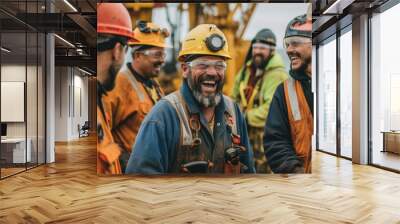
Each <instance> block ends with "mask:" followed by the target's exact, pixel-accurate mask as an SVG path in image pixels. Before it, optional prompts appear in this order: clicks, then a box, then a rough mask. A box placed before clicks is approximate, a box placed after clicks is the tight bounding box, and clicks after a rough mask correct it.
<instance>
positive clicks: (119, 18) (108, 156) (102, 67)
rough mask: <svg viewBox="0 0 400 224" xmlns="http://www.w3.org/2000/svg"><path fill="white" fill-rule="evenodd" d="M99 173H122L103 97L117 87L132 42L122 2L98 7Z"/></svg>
mask: <svg viewBox="0 0 400 224" xmlns="http://www.w3.org/2000/svg"><path fill="white" fill-rule="evenodd" d="M97 33H98V36H97V173H98V174H118V173H122V169H121V166H120V163H119V161H118V158H119V155H120V153H121V149H120V147H119V146H118V145H117V144H116V143H115V142H114V140H113V137H112V135H111V130H110V122H109V121H110V119H109V117H108V116H107V111H106V110H105V107H104V97H105V96H106V95H107V93H109V91H111V90H112V89H113V88H114V85H115V77H116V75H117V72H118V70H119V69H120V68H121V66H122V64H123V62H124V58H125V53H126V49H127V47H128V46H127V44H128V41H129V40H133V39H132V38H133V33H132V23H131V18H130V16H129V13H128V10H127V9H126V8H125V7H124V5H123V4H121V3H100V4H97Z"/></svg>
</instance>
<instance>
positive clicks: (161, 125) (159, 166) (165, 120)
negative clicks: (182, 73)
mask: <svg viewBox="0 0 400 224" xmlns="http://www.w3.org/2000/svg"><path fill="white" fill-rule="evenodd" d="M180 92H181V94H182V96H183V99H184V100H185V102H186V104H187V106H188V109H189V111H190V112H191V113H199V114H200V123H201V130H200V137H201V140H202V144H203V143H204V144H205V145H206V146H207V148H209V150H213V149H214V147H215V145H216V144H217V141H219V140H221V139H226V137H227V136H225V135H227V134H229V136H230V133H227V132H226V131H225V130H226V125H225V118H224V113H225V111H226V106H225V103H224V100H221V103H219V104H218V105H217V106H216V107H215V124H216V125H215V127H214V131H213V134H211V133H210V131H209V130H208V129H207V121H206V119H205V117H204V115H203V114H202V113H201V107H200V105H199V103H198V102H197V101H196V99H195V98H194V96H193V94H192V92H191V90H190V88H189V86H188V84H187V83H186V82H183V84H182V87H181V89H180ZM234 109H235V112H236V125H237V129H238V134H239V135H240V136H241V142H240V145H242V146H244V147H245V148H246V149H247V151H246V152H245V153H242V154H241V155H240V161H241V163H243V164H244V165H246V166H247V167H248V169H247V171H246V172H248V173H254V172H255V170H254V160H253V151H252V149H251V147H250V143H249V139H248V135H247V129H246V122H245V120H244V118H243V115H242V114H241V112H240V109H239V107H238V105H237V104H235V108H234ZM218 124H219V125H218ZM180 129H181V126H180V121H179V117H178V114H177V112H176V110H175V109H174V107H173V106H172V105H171V104H170V102H168V101H167V100H166V99H161V100H160V101H158V102H157V104H156V105H155V106H154V107H153V108H152V109H151V111H150V113H149V114H148V115H147V116H146V118H145V120H144V121H143V123H142V125H141V126H140V130H139V133H138V136H137V138H136V142H135V144H134V146H133V149H132V152H133V153H132V154H131V156H130V158H129V161H128V165H127V168H126V173H127V174H129V173H140V174H162V173H175V172H176V170H175V167H176V165H177V164H176V160H177V150H178V148H179V145H180V143H179V142H180ZM210 153H211V154H212V153H213V152H210Z"/></svg>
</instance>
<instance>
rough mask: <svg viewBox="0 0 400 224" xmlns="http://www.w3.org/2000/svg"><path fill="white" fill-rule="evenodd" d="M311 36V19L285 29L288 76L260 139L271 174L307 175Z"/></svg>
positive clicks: (304, 18) (298, 19) (298, 20)
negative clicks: (288, 64) (262, 138)
mask: <svg viewBox="0 0 400 224" xmlns="http://www.w3.org/2000/svg"><path fill="white" fill-rule="evenodd" d="M310 14H311V13H310ZM311 33H312V22H311V18H307V16H306V15H302V16H297V17H296V18H294V19H293V20H291V21H290V22H289V24H288V26H287V28H286V33H285V38H284V45H285V47H286V52H287V54H288V56H289V59H290V62H291V64H290V72H289V74H290V76H289V78H288V79H287V80H286V81H285V82H284V83H283V84H281V85H280V86H278V88H277V89H276V92H275V95H274V98H273V100H272V103H271V107H270V111H269V115H268V119H267V122H266V126H265V136H264V149H265V155H266V157H267V159H268V164H269V166H270V167H271V169H272V170H273V172H275V173H311V137H312V133H313V94H312V91H311V54H312V46H311V42H312V35H311Z"/></svg>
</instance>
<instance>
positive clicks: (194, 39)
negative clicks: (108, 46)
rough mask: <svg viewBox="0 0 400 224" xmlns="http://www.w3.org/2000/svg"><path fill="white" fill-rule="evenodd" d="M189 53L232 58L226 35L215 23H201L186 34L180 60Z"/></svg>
mask: <svg viewBox="0 0 400 224" xmlns="http://www.w3.org/2000/svg"><path fill="white" fill-rule="evenodd" d="M135 35H136V34H135ZM135 37H136V36H135ZM189 55H214V56H221V57H224V58H225V59H231V56H230V54H229V50H228V43H227V41H226V37H225V35H224V33H223V32H222V31H221V30H220V29H218V27H217V26H216V25H214V24H200V25H198V26H196V27H195V28H194V29H192V30H191V31H190V32H189V33H188V34H187V35H186V37H185V39H184V40H183V43H182V48H181V50H180V51H179V56H178V60H179V61H184V60H185V56H189Z"/></svg>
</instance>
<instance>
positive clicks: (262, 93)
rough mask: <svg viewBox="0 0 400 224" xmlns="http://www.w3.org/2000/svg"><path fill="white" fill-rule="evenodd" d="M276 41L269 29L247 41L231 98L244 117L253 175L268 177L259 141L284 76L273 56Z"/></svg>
mask: <svg viewBox="0 0 400 224" xmlns="http://www.w3.org/2000/svg"><path fill="white" fill-rule="evenodd" d="M275 47H276V37H275V34H274V33H273V32H272V31H271V30H270V29H262V30H260V31H259V32H258V33H257V34H256V36H255V37H254V39H253V40H252V41H251V46H250V49H249V51H248V53H247V56H246V59H245V65H244V66H243V67H242V68H241V70H240V71H239V73H238V74H237V75H236V79H235V84H234V87H233V94H232V98H233V99H234V100H235V101H236V102H237V103H238V104H239V105H240V108H241V110H242V112H243V113H244V114H245V118H246V121H247V127H248V128H247V129H248V132H249V138H250V143H251V146H252V148H253V151H254V157H255V167H256V170H257V173H270V172H271V170H270V168H269V167H268V164H267V162H266V158H265V153H264V148H263V137H264V126H265V121H266V119H267V116H268V111H269V107H270V104H271V101H272V97H273V95H274V92H275V90H276V87H278V85H279V84H281V83H282V82H283V81H284V80H286V79H287V77H288V75H287V72H286V70H285V66H284V63H283V60H282V58H281V56H280V55H279V54H278V53H276V51H275Z"/></svg>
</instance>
